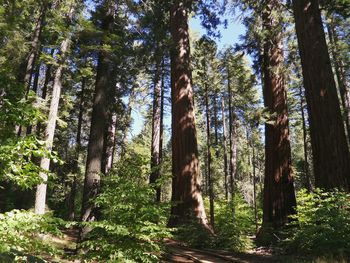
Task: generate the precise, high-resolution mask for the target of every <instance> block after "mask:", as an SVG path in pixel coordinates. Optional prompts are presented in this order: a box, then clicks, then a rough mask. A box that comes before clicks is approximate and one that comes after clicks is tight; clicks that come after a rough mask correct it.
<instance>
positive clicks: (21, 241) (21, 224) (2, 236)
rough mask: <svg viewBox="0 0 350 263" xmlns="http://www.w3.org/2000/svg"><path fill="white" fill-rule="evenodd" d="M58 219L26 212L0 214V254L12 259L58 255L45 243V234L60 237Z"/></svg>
mask: <svg viewBox="0 0 350 263" xmlns="http://www.w3.org/2000/svg"><path fill="white" fill-rule="evenodd" d="M59 224H61V221H60V220H59V219H55V218H52V217H51V216H50V215H49V214H47V215H44V216H40V215H36V214H34V213H32V212H28V211H24V210H23V211H20V210H12V211H10V212H7V213H5V214H0V253H1V254H7V255H10V256H13V257H19V256H22V257H25V256H26V255H31V256H36V257H39V258H40V257H41V256H43V255H45V256H48V255H49V256H53V255H56V254H59V251H58V250H57V249H56V248H54V247H52V246H51V245H50V244H49V242H46V241H45V236H46V235H47V234H53V235H60V231H59V230H58V227H57V226H58V225H59Z"/></svg>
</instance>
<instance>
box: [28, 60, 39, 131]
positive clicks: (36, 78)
mask: <svg viewBox="0 0 350 263" xmlns="http://www.w3.org/2000/svg"><path fill="white" fill-rule="evenodd" d="M39 77H40V63H39V64H37V65H36V68H35V76H34V82H33V92H34V93H35V94H36V93H37V91H38V85H39ZM33 128H34V133H35V126H34V127H33V126H32V125H29V126H28V127H27V131H26V134H27V135H29V134H32V133H33Z"/></svg>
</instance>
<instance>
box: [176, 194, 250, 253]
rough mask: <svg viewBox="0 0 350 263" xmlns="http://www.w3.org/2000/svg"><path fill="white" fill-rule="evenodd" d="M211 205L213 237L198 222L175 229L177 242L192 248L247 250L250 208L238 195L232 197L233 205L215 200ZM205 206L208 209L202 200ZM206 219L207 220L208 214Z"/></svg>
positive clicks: (207, 202) (206, 200) (206, 202)
mask: <svg viewBox="0 0 350 263" xmlns="http://www.w3.org/2000/svg"><path fill="white" fill-rule="evenodd" d="M214 204H215V207H214V211H215V229H214V232H215V235H212V234H211V233H210V232H209V231H208V230H206V229H205V228H204V227H203V226H202V225H201V224H200V223H199V222H197V221H191V222H189V223H188V224H186V225H184V226H182V227H179V228H178V230H177V232H176V237H177V239H179V240H181V241H183V242H185V243H186V244H187V245H189V246H191V247H195V248H219V249H228V250H233V251H243V250H245V249H247V248H249V247H251V245H252V242H251V240H250V239H249V238H248V237H247V235H249V234H250V235H252V234H253V233H254V220H253V218H254V216H253V210H252V208H250V207H249V206H248V204H247V203H246V202H245V201H244V200H243V198H242V197H241V196H239V195H236V196H235V198H234V201H233V202H231V201H227V200H215V203H214ZM205 206H206V208H207V207H208V206H209V201H208V199H205ZM233 208H234V209H233ZM206 210H207V211H208V209H206ZM207 216H208V217H209V213H207Z"/></svg>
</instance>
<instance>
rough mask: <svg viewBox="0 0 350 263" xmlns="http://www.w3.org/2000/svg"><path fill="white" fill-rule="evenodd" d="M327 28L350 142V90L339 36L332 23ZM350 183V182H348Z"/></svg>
mask: <svg viewBox="0 0 350 263" xmlns="http://www.w3.org/2000/svg"><path fill="white" fill-rule="evenodd" d="M327 30H328V35H329V40H330V43H331V52H332V57H333V62H334V69H335V75H336V77H337V82H338V87H339V93H340V98H341V102H342V106H343V109H344V114H345V116H344V117H345V118H344V119H345V125H346V131H347V134H348V142H350V90H349V87H348V85H347V82H346V75H345V72H344V65H343V62H342V61H341V59H340V58H339V51H338V36H337V32H336V31H335V29H334V26H333V25H332V23H329V24H327ZM348 183H349V184H350V182H348Z"/></svg>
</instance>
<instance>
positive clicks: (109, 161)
mask: <svg viewBox="0 0 350 263" xmlns="http://www.w3.org/2000/svg"><path fill="white" fill-rule="evenodd" d="M111 106H112V105H111ZM116 126H117V113H116V112H115V110H112V112H111V114H110V116H109V121H108V128H107V132H106V135H105V136H106V138H105V144H104V148H105V150H104V158H103V162H102V166H103V168H102V170H103V173H104V174H108V173H109V172H110V171H111V169H112V166H113V159H114V158H113V153H114V148H115V142H116V138H115V137H116V128H117V127H116Z"/></svg>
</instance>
